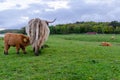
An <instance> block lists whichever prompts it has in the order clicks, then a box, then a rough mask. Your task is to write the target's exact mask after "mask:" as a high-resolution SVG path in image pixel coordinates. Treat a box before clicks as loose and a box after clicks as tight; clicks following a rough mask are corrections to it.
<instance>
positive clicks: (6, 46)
mask: <svg viewBox="0 0 120 80" xmlns="http://www.w3.org/2000/svg"><path fill="white" fill-rule="evenodd" d="M9 48H10V46H9V45H7V44H5V46H4V54H5V55H8V49H9Z"/></svg>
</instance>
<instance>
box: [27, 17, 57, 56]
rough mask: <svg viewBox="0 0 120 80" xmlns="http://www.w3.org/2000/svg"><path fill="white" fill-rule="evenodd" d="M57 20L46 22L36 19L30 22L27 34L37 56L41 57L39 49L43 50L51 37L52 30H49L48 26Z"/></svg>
mask: <svg viewBox="0 0 120 80" xmlns="http://www.w3.org/2000/svg"><path fill="white" fill-rule="evenodd" d="M55 20H56V19H55ZM55 20H53V21H46V20H41V19H39V18H35V19H31V20H30V21H29V22H28V26H27V27H26V33H27V35H28V36H29V37H30V43H31V44H32V47H33V51H34V54H35V55H36V56H38V55H39V49H41V47H42V46H43V45H44V42H45V41H46V40H47V38H48V36H49V33H50V30H49V28H48V24H49V23H53V22H54V21H55Z"/></svg>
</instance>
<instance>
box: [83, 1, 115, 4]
mask: <svg viewBox="0 0 120 80" xmlns="http://www.w3.org/2000/svg"><path fill="white" fill-rule="evenodd" d="M114 1H115V0H85V2H86V3H88V4H107V5H110V4H112V3H113V2H114Z"/></svg>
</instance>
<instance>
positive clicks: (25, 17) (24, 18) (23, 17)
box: [19, 16, 29, 22]
mask: <svg viewBox="0 0 120 80" xmlns="http://www.w3.org/2000/svg"><path fill="white" fill-rule="evenodd" d="M28 20H29V17H28V16H22V17H20V19H19V21H20V22H26V21H28Z"/></svg>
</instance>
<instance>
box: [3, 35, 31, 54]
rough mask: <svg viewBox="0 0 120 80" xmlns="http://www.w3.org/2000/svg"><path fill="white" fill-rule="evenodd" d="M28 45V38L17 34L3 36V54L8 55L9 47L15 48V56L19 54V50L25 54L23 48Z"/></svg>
mask: <svg viewBox="0 0 120 80" xmlns="http://www.w3.org/2000/svg"><path fill="white" fill-rule="evenodd" d="M29 44H30V40H29V37H28V36H25V35H23V34H17V33H6V34H5V36H4V54H6V55H7V54H8V50H9V48H10V46H13V47H16V50H17V54H18V53H19V50H20V48H21V49H22V50H23V52H24V54H25V53H26V51H25V47H26V46H28V45H29Z"/></svg>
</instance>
